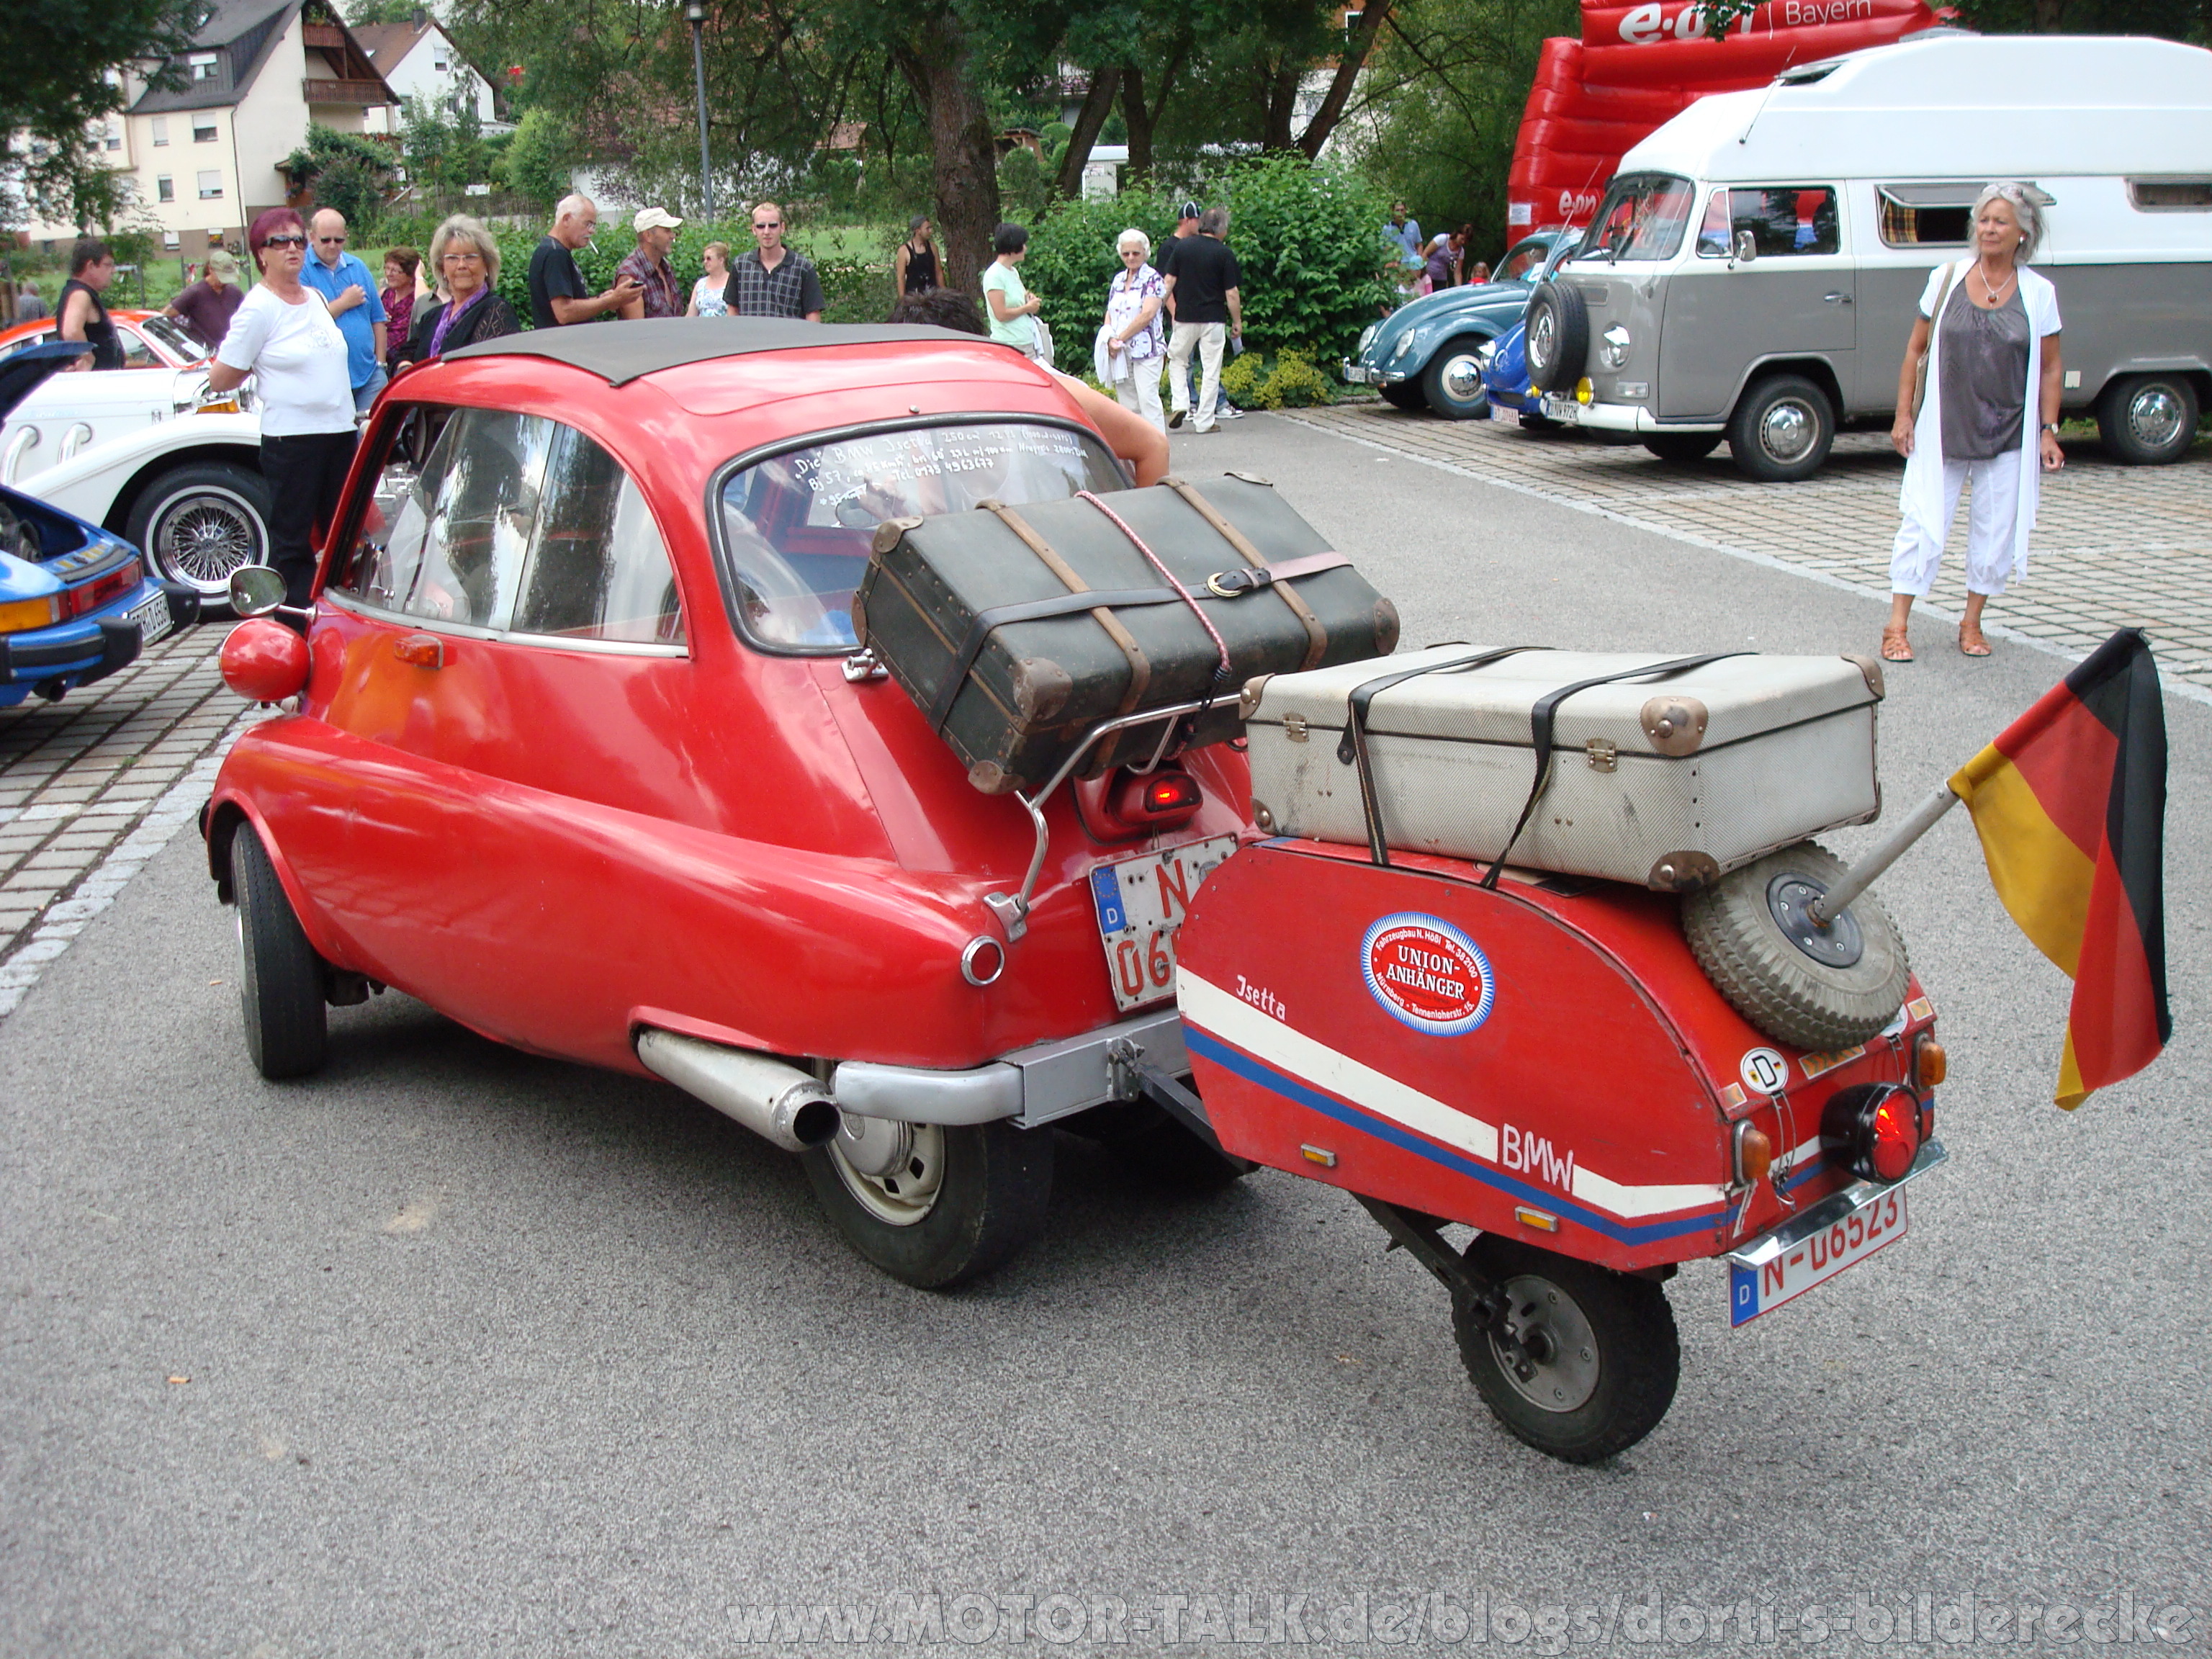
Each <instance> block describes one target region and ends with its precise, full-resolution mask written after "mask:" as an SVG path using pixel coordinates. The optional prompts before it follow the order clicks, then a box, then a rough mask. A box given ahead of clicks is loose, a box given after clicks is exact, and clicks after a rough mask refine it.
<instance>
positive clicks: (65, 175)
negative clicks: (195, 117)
mask: <svg viewBox="0 0 2212 1659" xmlns="http://www.w3.org/2000/svg"><path fill="white" fill-rule="evenodd" d="M206 9H207V8H206V3H205V0H26V3H25V4H23V5H21V6H20V7H18V8H17V9H15V11H14V12H12V13H11V14H9V19H8V22H9V32H10V36H11V38H12V39H13V40H14V41H15V46H14V47H13V48H12V50H11V51H10V52H9V61H8V67H7V70H6V72H5V73H0V220H4V221H6V222H11V223H19V222H21V221H22V220H24V219H25V218H27V217H29V216H31V215H33V214H36V215H38V216H41V217H45V218H50V219H58V220H61V221H64V222H71V223H75V224H77V225H81V226H90V225H94V224H106V223H108V222H111V221H112V219H114V217H115V216H116V215H117V214H118V212H119V211H120V210H122V209H123V207H124V206H125V203H124V201H123V199H122V180H121V179H120V177H119V176H118V174H116V173H113V172H112V171H111V170H110V169H109V168H107V167H106V166H105V165H103V163H102V161H101V156H102V152H101V151H100V150H98V149H95V148H94V142H93V134H94V131H96V130H97V128H98V127H99V125H100V124H101V122H102V121H103V120H104V119H105V118H106V117H107V116H109V115H111V114H112V113H114V112H116V111H118V110H120V109H121V108H122V107H123V104H124V91H123V88H121V87H120V86H118V85H117V84H115V83H114V82H111V80H110V79H109V76H111V75H115V74H118V72H119V71H121V70H124V69H125V67H126V66H127V65H130V64H133V63H135V62H143V61H147V60H160V61H161V62H162V63H163V64H164V68H163V69H162V70H161V71H160V73H158V74H157V75H156V76H155V77H154V82H155V84H156V85H159V86H169V87H173V86H177V85H180V84H182V82H181V77H180V75H179V71H178V70H177V69H176V67H175V66H176V64H179V63H181V62H182V61H183V58H184V54H185V52H187V51H188V50H190V48H191V39H192V34H193V33H194V32H195V31H196V30H197V28H198V27H199V26H200V23H201V21H202V20H203V18H204V16H205V15H206Z"/></svg>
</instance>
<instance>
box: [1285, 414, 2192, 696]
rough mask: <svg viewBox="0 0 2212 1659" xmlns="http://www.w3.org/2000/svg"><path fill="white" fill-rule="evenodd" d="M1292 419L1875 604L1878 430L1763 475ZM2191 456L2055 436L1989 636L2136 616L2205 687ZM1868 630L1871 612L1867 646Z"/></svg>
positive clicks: (1314, 417) (1953, 601)
mask: <svg viewBox="0 0 2212 1659" xmlns="http://www.w3.org/2000/svg"><path fill="white" fill-rule="evenodd" d="M1289 418H1291V419H1293V420H1297V421H1302V422H1305V423H1306V424H1307V425H1310V426H1315V427H1319V428H1322V429H1323V430H1324V431H1328V432H1334V433H1339V434H1341V435H1344V436H1346V437H1348V438H1353V439H1357V440H1358V441H1361V442H1364V443H1370V444H1376V445H1380V446H1382V447H1384V448H1388V449H1392V450H1395V451H1398V452H1399V453H1403V454H1407V455H1415V456H1420V457H1423V458H1425V459H1430V460H1435V461H1441V462H1443V463H1446V464H1447V465H1451V466H1454V467H1457V468H1460V469H1462V470H1464V471H1468V472H1469V473H1472V474H1474V476H1475V477H1480V478H1484V479H1487V480H1489V481H1490V482H1492V483H1501V484H1504V485H1505V486H1506V487H1508V488H1509V489H1520V490H1525V491H1528V493H1530V494H1533V495H1540V496H1541V497H1543V498H1544V499H1545V500H1547V501H1557V502H1559V503H1561V504H1563V505H1565V506H1569V507H1580V508H1583V509H1584V510H1593V509H1594V510H1596V511H1599V512H1601V513H1607V514H1610V515H1612V516H1613V517H1615V518H1618V519H1620V520H1624V521H1626V522H1627V523H1630V524H1633V525H1635V526H1638V527H1639V528H1641V529H1645V530H1654V531H1657V532H1660V533H1661V534H1662V535H1668V536H1674V537H1676V538H1680V539H1682V540H1686V541H1691V542H1694V543H1696V544H1699V546H1703V547H1712V548H1717V549H1720V550H1723V551H1725V552H1730V553H1737V554H1748V555H1751V556H1754V557H1758V558H1760V559H1762V560H1771V561H1773V562H1778V563H1781V564H1784V565H1787V566H1789V567H1790V568H1792V569H1796V570H1802V571H1805V572H1807V573H1808V574H1812V575H1814V576H1817V577H1820V578H1822V579H1824V580H1832V581H1837V582H1840V583H1842V584H1844V586H1849V587H1852V588H1857V589H1859V590H1861V591H1863V592H1868V593H1872V594H1875V595H1877V596H1880V597H1881V598H1884V599H1887V597H1888V593H1889V549H1890V542H1891V539H1892V538H1893V537H1894V536H1895V535H1896V533H1897V490H1898V485H1899V482H1900V481H1901V480H1902V478H1903V476H1904V466H1905V464H1904V463H1903V462H1902V461H1900V460H1899V459H1898V458H1897V457H1896V456H1895V455H1894V454H1893V453H1891V451H1890V447H1889V439H1888V435H1887V434H1886V433H1845V434H1844V435H1842V436H1841V437H1840V438H1838V440H1837V442H1836V447H1835V453H1834V455H1833V458H1832V459H1831V460H1830V461H1829V463H1828V465H1827V466H1826V469H1824V470H1823V471H1821V472H1820V473H1819V474H1818V475H1817V476H1815V477H1813V478H1811V479H1809V480H1808V481H1807V482H1806V483H1799V484H1763V483H1753V481H1752V480H1750V479H1748V478H1746V477H1743V476H1742V475H1741V473H1739V472H1738V471H1736V470H1735V466H1734V465H1733V464H1732V463H1731V462H1730V461H1729V459H1728V451H1727V449H1726V448H1725V447H1723V448H1722V449H1721V450H1719V451H1718V452H1717V453H1715V454H1713V455H1711V456H1710V457H1708V458H1707V459H1705V460H1703V461H1699V462H1697V463H1695V464H1693V465H1688V466H1670V465H1666V464H1664V463H1662V462H1661V461H1658V460H1656V459H1654V458H1653V457H1652V456H1651V455H1650V454H1649V453H1646V451H1645V450H1644V448H1643V447H1642V446H1640V445H1638V446H1634V447H1613V446H1609V445H1605V444H1601V443H1600V442H1598V441H1595V440H1594V439H1592V438H1589V437H1587V436H1583V435H1568V434H1560V435H1547V436H1538V435H1534V434H1530V433H1524V432H1522V430H1521V429H1520V428H1519V427H1518V426H1517V425H1511V424H1507V423H1505V422H1498V421H1443V420H1438V419H1437V418H1435V417H1434V416H1429V415H1425V414H1420V415H1407V414H1404V413H1401V411H1399V410H1395V409H1391V408H1389V407H1387V406H1386V405H1383V404H1342V405H1339V406H1338V407H1336V408H1334V409H1314V410H1297V411H1295V412H1294V413H1291V414H1290V415H1289ZM2205 453H2206V445H2205V444H2204V443H2203V441H2199V443H2198V445H2197V448H2196V450H2195V451H2194V452H2192V453H2191V456H2190V457H2189V458H2188V459H2185V460H2184V461H2182V462H2180V463H2179V465H2173V466H2158V467H2130V466H2119V465H2114V464H2113V463H2112V462H2111V461H2109V460H2107V459H2106V458H2105V455H2104V453H2103V452H2102V450H2101V449H2100V447H2098V445H2097V443H2096V442H2095V441H2094V440H2093V439H2089V440H2085V441H2079V442H2076V441H2071V440H2070V439H2069V441H2068V443H2067V446H2066V466H2065V470H2064V471H2061V472H2059V473H2057V474H2056V475H2055V476H2052V477H2046V478H2045V480H2044V481H2043V498H2042V506H2041V508H2040V510H2039V513H2037V516H2036V523H2035V532H2034V537H2033V542H2032V544H2031V546H2030V552H2029V557H2028V568H2027V580H2024V581H2021V582H2017V583H2015V584H2014V586H2012V588H2011V589H2010V591H2009V592H2006V593H2004V594H2003V595H2002V596H2000V597H1999V598H1997V599H1992V600H1991V601H1990V606H1989V609H1988V611H1987V612H1986V613H1985V615H1986V616H1987V617H1988V620H1989V623H1990V632H1991V633H1992V634H1995V635H1999V636H2000V637H2004V636H2010V637H2013V638H2020V639H2027V640H2031V641H2034V642H2036V643H2038V644H2039V645H2042V646H2045V647H2049V648H2050V649H2051V650H2053V651H2056V652H2058V653H2063V654H2064V655H2067V656H2069V657H2080V656H2081V655H2084V654H2086V653H2087V652H2089V651H2090V650H2091V649H2093V647H2096V646H2097V645H2099V644H2100V643H2102V642H2103V641H2104V640H2105V639H2106V636H2108V635H2110V634H2111V633H2112V630H2113V629H2116V628H2124V627H2129V626H2136V627H2140V628H2142V629H2144V630H2145V631H2146V632H2148V634H2149V635H2150V639H2151V643H2152V645H2153V646H2154V648H2155V649H2156V651H2157V653H2158V660H2159V667H2160V671H2161V673H2162V674H2163V675H2164V677H2165V679H2166V684H2167V685H2168V686H2169V687H2170V688H2172V689H2173V690H2180V691H2182V692H2183V693H2184V695H2189V694H2191V693H2192V692H2193V693H2194V694H2195V695H2196V696H2197V697H2198V698H2200V699H2205V698H2208V696H2212V469H2208V467H2207V465H2206V461H2205V459H2204V458H2205ZM1965 543H1966V501H1963V500H1962V501H1960V505H1959V521H1958V524H1957V526H1955V528H1954V531H1953V532H1952V538H1951V544H1950V550H1949V551H1948V554H1947V556H1946V557H1945V559H1944V563H1943V569H1942V574H1941V575H1940V576H1939V577H1938V579H1937V580H1936V591H1935V592H1933V593H1932V594H1930V595H1929V599H1927V600H1926V601H1924V602H1923V604H1924V605H1926V606H1927V607H1928V608H1929V609H1932V610H1933V611H1936V613H1938V614H1937V616H1936V617H1927V620H1926V621H1921V620H1919V619H1920V618H1921V617H1925V616H1927V612H1926V611H1916V612H1915V624H1914V628H1913V646H1914V648H1915V649H1916V650H1918V651H1920V652H1923V653H1925V652H1928V651H1930V650H1936V649H1949V648H1950V641H1951V635H1952V628H1951V623H1954V622H1955V620H1956V618H1957V617H1958V615H1959V612H1960V608H1961V607H1962V606H1963V605H1965V603H1966V587H1965V584H1964V581H1963V580H1962V577H1961V565H1960V559H1959V557H1958V555H1959V552H1960V550H1962V549H1963V548H1964V546H1965ZM1939 617H1940V618H1941V619H1940V620H1939ZM1879 629H1880V623H1879V621H1878V619H1876V618H1874V617H1869V619H1868V630H1867V632H1868V645H1867V648H1868V649H1869V651H1872V650H1873V649H1874V648H1875V644H1876V642H1877V640H1878V635H1879Z"/></svg>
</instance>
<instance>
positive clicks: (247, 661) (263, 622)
mask: <svg viewBox="0 0 2212 1659" xmlns="http://www.w3.org/2000/svg"><path fill="white" fill-rule="evenodd" d="M222 683H223V684H225V685H227V686H228V687H229V688H230V689H231V690H234V691H235V692H237V693H238V695H239V696H241V697H244V698H246V699H247V700H248V701H249V702H283V701H284V699H285V698H287V697H289V696H297V695H298V694H299V692H300V691H301V690H302V689H303V688H304V687H305V686H306V685H307V641H305V640H303V639H301V637H300V635H299V633H298V631H297V630H296V629H290V628H288V627H286V626H285V625H284V624H283V623H280V622H278V621H277V620H276V618H275V617H253V618H252V619H251V620H250V621H247V622H242V623H239V625H238V626H237V627H235V628H234V629H231V630H230V634H229V635H228V638H226V639H225V640H224V641H223V642H222Z"/></svg>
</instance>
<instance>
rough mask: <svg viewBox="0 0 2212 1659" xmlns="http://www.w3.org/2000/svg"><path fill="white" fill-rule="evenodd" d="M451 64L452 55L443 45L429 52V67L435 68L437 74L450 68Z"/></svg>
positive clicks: (443, 72)
mask: <svg viewBox="0 0 2212 1659" xmlns="http://www.w3.org/2000/svg"><path fill="white" fill-rule="evenodd" d="M430 67H431V68H432V69H434V70H437V71H438V73H439V74H441V75H443V74H445V73H446V71H447V70H450V69H452V68H453V55H452V54H451V53H450V52H447V51H446V50H445V49H444V48H443V47H441V48H439V49H438V51H436V52H434V53H432V54H431V58H430Z"/></svg>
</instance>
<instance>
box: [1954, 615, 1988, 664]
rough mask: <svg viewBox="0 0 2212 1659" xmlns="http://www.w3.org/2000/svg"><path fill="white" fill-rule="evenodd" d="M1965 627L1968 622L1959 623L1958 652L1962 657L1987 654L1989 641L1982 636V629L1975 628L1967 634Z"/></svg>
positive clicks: (1984, 655)
mask: <svg viewBox="0 0 2212 1659" xmlns="http://www.w3.org/2000/svg"><path fill="white" fill-rule="evenodd" d="M1967 627H1968V624H1967V623H1960V624H1959V654H1960V656H1962V657H1986V656H1988V655H1989V654H1990V642H1989V641H1987V640H1985V639H1984V638H1983V637H1982V630H1981V629H1978V628H1977V629H1974V631H1973V632H1972V633H1971V634H1969V633H1968V632H1967V631H1966V629H1967Z"/></svg>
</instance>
